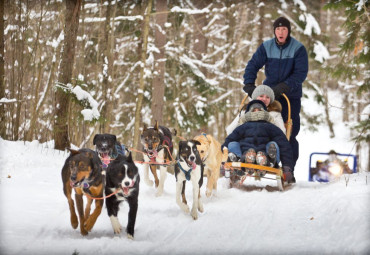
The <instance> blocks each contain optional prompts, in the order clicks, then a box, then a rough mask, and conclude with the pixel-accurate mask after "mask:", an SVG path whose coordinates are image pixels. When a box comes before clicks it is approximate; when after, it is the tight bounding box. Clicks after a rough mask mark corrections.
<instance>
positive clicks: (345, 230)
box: [0, 136, 370, 255]
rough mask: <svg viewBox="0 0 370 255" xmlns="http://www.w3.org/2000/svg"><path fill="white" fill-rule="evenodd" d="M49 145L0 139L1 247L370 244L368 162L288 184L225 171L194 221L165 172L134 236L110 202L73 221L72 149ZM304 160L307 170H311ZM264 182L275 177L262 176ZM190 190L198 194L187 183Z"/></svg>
mask: <svg viewBox="0 0 370 255" xmlns="http://www.w3.org/2000/svg"><path fill="white" fill-rule="evenodd" d="M303 137H304V136H303ZM311 139H312V137H311ZM304 142H305V141H302V143H304ZM304 147H305V146H304ZM51 148H52V145H50V144H39V143H38V142H37V141H34V142H31V143H30V142H26V143H24V142H20V141H19V142H10V141H4V140H0V149H1V156H0V165H1V175H0V178H1V179H0V204H1V207H0V208H1V209H0V213H1V214H0V215H1V216H0V226H1V228H0V240H1V241H0V254H21V255H23V254H73V253H74V252H75V251H76V252H78V253H79V254H92V253H93V254H225V253H228V254H247V253H248V254H297V253H298V252H299V253H303V254H369V252H370V239H369V236H370V221H369V215H370V200H369V198H370V196H369V195H370V174H369V173H368V172H366V173H364V172H362V173H359V174H353V175H350V176H347V177H349V181H348V183H347V184H346V181H345V178H344V177H341V178H340V179H339V180H338V181H336V182H333V183H330V184H327V183H325V184H324V183H309V182H307V181H306V180H302V178H299V180H298V182H297V183H296V184H295V185H294V186H293V187H292V188H290V189H288V190H286V191H284V192H278V191H268V190H266V189H254V190H252V191H251V190H241V189H228V187H227V186H228V185H227V184H228V180H227V179H225V178H221V179H219V181H218V185H219V187H218V192H217V195H216V196H213V197H211V198H206V197H205V195H204V194H205V189H204V187H202V190H201V192H202V197H203V202H204V209H205V211H204V213H201V214H200V216H199V219H198V220H196V221H194V220H193V219H192V218H191V216H190V215H187V214H185V213H184V212H183V211H181V210H180V208H178V206H177V205H176V203H175V177H174V176H173V175H170V174H168V176H167V180H166V183H165V192H164V195H163V196H162V197H158V198H157V197H155V190H154V188H153V187H148V186H147V185H146V184H145V183H144V182H141V183H140V186H141V187H140V189H141V190H140V197H139V210H138V216H137V223H136V228H135V240H133V241H132V240H129V239H127V237H126V235H125V234H124V233H122V234H121V235H118V236H117V235H114V234H113V230H112V227H111V223H110V220H109V218H108V216H107V213H106V209H105V208H104V210H103V211H102V214H101V215H100V217H99V218H98V220H97V222H96V225H95V227H94V228H93V230H92V232H91V233H89V235H88V236H87V237H83V236H81V235H80V232H79V230H74V229H72V227H71V225H70V220H69V218H70V216H69V209H68V204H67V200H66V198H65V197H64V194H63V191H62V180H61V176H60V172H61V168H62V165H63V163H64V160H65V158H66V157H67V154H66V153H63V152H59V151H55V150H53V149H51ZM311 149H312V148H311ZM302 161H304V160H302ZM306 161H307V160H306ZM306 163H307V162H305V163H302V169H300V171H302V172H304V171H306V172H307V171H308V170H307V164H306ZM140 173H141V174H142V168H140ZM205 181H206V180H205ZM247 183H248V184H254V183H256V182H255V181H253V180H248V181H247ZM264 185H270V186H274V185H275V183H274V182H271V183H268V182H266V181H264V182H263V183H259V186H264ZM187 196H188V201H189V202H191V191H190V185H188V186H187ZM127 212H128V206H127V204H123V206H121V212H120V214H119V219H120V222H121V224H122V225H123V226H125V225H126V224H127Z"/></svg>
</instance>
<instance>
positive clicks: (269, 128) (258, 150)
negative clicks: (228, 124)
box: [221, 100, 293, 182]
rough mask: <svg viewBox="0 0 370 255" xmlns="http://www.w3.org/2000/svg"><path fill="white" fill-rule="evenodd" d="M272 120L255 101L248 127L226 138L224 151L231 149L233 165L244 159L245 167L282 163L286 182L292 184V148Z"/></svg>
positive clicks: (246, 117)
mask: <svg viewBox="0 0 370 255" xmlns="http://www.w3.org/2000/svg"><path fill="white" fill-rule="evenodd" d="M269 118H270V115H269V113H268V112H267V109H266V105H265V104H264V103H263V102H262V101H260V100H253V101H251V102H250V103H249V104H248V105H247V113H246V114H245V116H244V117H243V120H244V121H245V123H243V124H242V125H240V126H238V127H237V128H235V129H234V131H233V132H232V133H231V134H230V135H228V136H227V137H226V139H225V142H224V144H223V145H222V147H221V148H223V147H224V146H226V147H227V148H228V149H229V161H236V160H238V159H241V161H242V162H245V163H252V164H253V163H257V164H258V165H264V166H267V165H268V166H275V167H276V166H277V165H278V163H279V161H280V159H281V162H282V166H283V172H284V179H285V180H286V181H288V182H291V181H292V178H293V170H292V169H293V152H292V149H291V146H290V144H289V142H288V140H287V138H286V136H285V135H284V133H283V132H282V131H281V130H280V129H279V128H278V127H277V126H275V125H274V124H271V123H270V122H268V119H269ZM221 150H222V149H221Z"/></svg>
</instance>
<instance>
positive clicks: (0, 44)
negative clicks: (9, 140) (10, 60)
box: [0, 0, 6, 139]
mask: <svg viewBox="0 0 370 255" xmlns="http://www.w3.org/2000/svg"><path fill="white" fill-rule="evenodd" d="M4 79H5V73H4V0H0V99H1V98H4V97H5V83H4ZM0 137H2V138H3V139H5V138H6V126H5V107H4V104H1V103H0Z"/></svg>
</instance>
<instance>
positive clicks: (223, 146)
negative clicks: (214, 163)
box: [221, 145, 226, 153]
mask: <svg viewBox="0 0 370 255" xmlns="http://www.w3.org/2000/svg"><path fill="white" fill-rule="evenodd" d="M224 148H226V146H225V145H221V152H222V153H224Z"/></svg>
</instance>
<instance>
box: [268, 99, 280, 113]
mask: <svg viewBox="0 0 370 255" xmlns="http://www.w3.org/2000/svg"><path fill="white" fill-rule="evenodd" d="M282 109H283V107H282V106H281V104H280V102H279V101H274V102H272V103H271V104H270V105H269V106H268V107H267V111H269V112H281V111H282Z"/></svg>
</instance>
